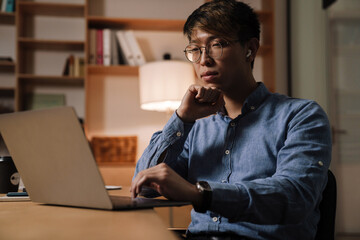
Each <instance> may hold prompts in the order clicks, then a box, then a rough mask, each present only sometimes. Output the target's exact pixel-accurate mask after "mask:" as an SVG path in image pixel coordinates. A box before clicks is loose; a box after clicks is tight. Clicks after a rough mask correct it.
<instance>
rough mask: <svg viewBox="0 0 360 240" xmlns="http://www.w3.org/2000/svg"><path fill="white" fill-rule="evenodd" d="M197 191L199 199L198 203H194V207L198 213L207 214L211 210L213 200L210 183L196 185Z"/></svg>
mask: <svg viewBox="0 0 360 240" xmlns="http://www.w3.org/2000/svg"><path fill="white" fill-rule="evenodd" d="M195 186H196V190H197V191H198V193H200V194H198V198H197V201H196V202H193V206H194V209H195V211H196V212H201V213H205V212H206V211H207V210H209V209H210V206H211V200H212V190H211V187H210V185H209V183H208V182H205V181H199V182H197V183H196V185H195Z"/></svg>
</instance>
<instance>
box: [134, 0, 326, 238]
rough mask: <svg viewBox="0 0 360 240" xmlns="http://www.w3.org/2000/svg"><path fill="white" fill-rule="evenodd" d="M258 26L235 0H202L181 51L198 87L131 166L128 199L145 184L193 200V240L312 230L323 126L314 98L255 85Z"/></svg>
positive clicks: (320, 182) (320, 183)
mask: <svg viewBox="0 0 360 240" xmlns="http://www.w3.org/2000/svg"><path fill="white" fill-rule="evenodd" d="M259 29H260V27H259V21H258V19H257V16H256V14H255V13H254V12H253V10H252V9H251V8H250V7H249V6H248V5H246V4H244V3H241V2H236V1H234V0H225V1H213V2H209V3H205V4H204V5H202V6H200V7H199V8H198V9H197V10H195V11H194V12H193V13H192V14H191V15H190V16H189V18H188V19H187V22H186V23H185V26H184V34H185V35H186V36H187V37H188V39H189V46H187V47H186V49H185V55H186V57H187V58H188V60H189V61H191V62H193V65H194V68H195V71H196V74H197V76H198V78H199V82H200V83H201V85H193V86H190V87H189V89H188V91H187V92H186V93H185V96H184V98H183V100H182V103H181V105H180V107H179V108H178V109H177V110H176V112H175V113H174V114H173V115H172V117H171V119H170V120H169V122H168V123H167V124H166V126H165V127H164V129H163V130H162V131H160V132H157V133H155V134H154V135H153V137H152V139H151V141H150V145H149V146H148V147H147V149H146V150H145V152H144V153H143V155H142V157H141V159H140V160H139V162H138V164H137V167H136V172H135V176H134V179H133V182H132V186H131V191H132V196H133V197H136V196H137V195H138V194H139V193H140V192H141V190H142V189H143V187H144V186H147V187H150V188H152V189H154V190H156V191H157V192H158V193H160V194H161V195H163V196H165V197H167V198H168V199H173V200H181V201H190V202H192V204H193V206H194V210H193V211H192V213H191V214H192V215H191V217H192V222H191V224H190V225H189V227H188V232H187V234H188V236H190V238H193V239H301V240H305V239H313V238H314V236H315V234H316V226H317V223H318V220H319V210H318V206H319V202H320V200H321V193H322V191H323V189H324V187H325V185H326V182H327V170H328V167H329V164H330V159H331V136H330V130H329V122H328V120H327V117H326V114H325V113H324V112H323V110H322V109H321V108H320V107H319V105H317V104H316V103H315V102H313V101H309V100H301V99H294V98H289V97H286V96H283V95H280V94H273V93H270V92H269V91H268V90H267V89H266V87H265V85H264V84H262V83H257V82H256V81H255V79H254V76H253V74H252V66H253V62H254V59H255V57H256V54H257V51H258V49H259V35H260V30H259ZM265 77H266V76H265ZM213 236H215V238H212V237H213Z"/></svg>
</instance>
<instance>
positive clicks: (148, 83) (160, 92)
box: [139, 60, 195, 113]
mask: <svg viewBox="0 0 360 240" xmlns="http://www.w3.org/2000/svg"><path fill="white" fill-rule="evenodd" d="M139 79H140V104H141V109H143V110H149V111H160V112H167V113H170V112H172V111H174V110H176V109H177V108H178V107H179V106H180V103H181V100H182V98H183V96H184V95H185V92H186V90H187V89H188V88H189V86H190V85H191V84H194V83H195V73H194V68H193V66H192V64H191V63H188V62H184V61H178V60H163V61H157V62H150V63H146V64H144V65H142V66H140V70H139Z"/></svg>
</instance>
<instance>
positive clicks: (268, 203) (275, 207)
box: [209, 102, 331, 224]
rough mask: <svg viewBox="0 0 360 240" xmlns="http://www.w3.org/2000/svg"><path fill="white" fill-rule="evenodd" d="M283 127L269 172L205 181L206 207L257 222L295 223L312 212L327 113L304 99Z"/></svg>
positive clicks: (320, 180)
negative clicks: (233, 180) (271, 172)
mask: <svg viewBox="0 0 360 240" xmlns="http://www.w3.org/2000/svg"><path fill="white" fill-rule="evenodd" d="M284 127H286V128H287V137H286V140H285V142H284V145H283V146H282V147H281V149H280V150H279V152H278V154H277V168H276V172H275V174H274V175H273V176H271V177H267V178H261V179H256V180H252V181H243V182H238V183H236V184H222V183H217V182H209V184H210V186H211V188H212V190H213V196H212V203H211V209H210V210H212V211H214V212H217V213H219V214H220V215H222V216H225V217H227V218H229V219H230V220H232V221H247V222H252V223H257V224H285V223H286V224H297V223H300V222H301V221H303V220H304V219H305V218H307V217H309V214H311V213H314V211H316V208H317V206H318V204H319V202H320V200H321V194H322V191H323V189H324V188H325V185H326V182H327V171H328V167H329V165H330V161H331V132H330V125H329V122H328V119H327V116H326V114H325V113H324V111H323V110H322V109H321V108H320V106H319V105H317V104H316V103H315V102H308V103H307V104H302V106H300V107H299V108H298V109H297V110H296V111H295V112H294V113H293V117H291V119H290V120H289V121H288V123H287V126H284ZM224 196H226V199H225V198H224Z"/></svg>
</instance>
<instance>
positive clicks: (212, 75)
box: [201, 71, 218, 81]
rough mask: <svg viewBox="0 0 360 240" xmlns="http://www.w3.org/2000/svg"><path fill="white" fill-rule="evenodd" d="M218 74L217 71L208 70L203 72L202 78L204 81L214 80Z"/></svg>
mask: <svg viewBox="0 0 360 240" xmlns="http://www.w3.org/2000/svg"><path fill="white" fill-rule="evenodd" d="M217 75H218V73H217V72H214V71H207V72H204V73H202V74H201V78H202V79H203V80H204V81H211V80H213V79H214V78H215V77H216V76H217Z"/></svg>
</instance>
